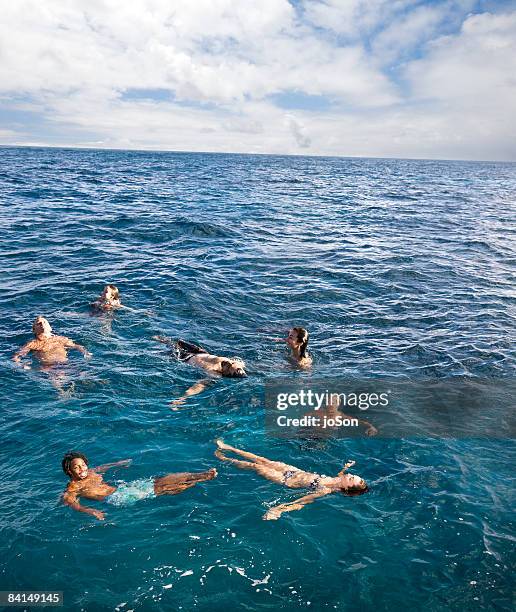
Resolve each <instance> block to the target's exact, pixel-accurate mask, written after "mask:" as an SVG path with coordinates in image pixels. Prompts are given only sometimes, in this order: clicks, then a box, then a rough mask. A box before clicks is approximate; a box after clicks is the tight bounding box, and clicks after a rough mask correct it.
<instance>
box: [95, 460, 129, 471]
mask: <svg viewBox="0 0 516 612" xmlns="http://www.w3.org/2000/svg"><path fill="white" fill-rule="evenodd" d="M132 462H133V460H132V459H122V461H115V463H104V464H103V465H99V466H98V467H96V468H93V469H94V471H95V472H97V473H98V474H103V473H104V472H107V471H108V470H110V469H111V468H115V467H129V466H130V465H131V463H132Z"/></svg>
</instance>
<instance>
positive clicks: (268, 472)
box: [215, 449, 284, 484]
mask: <svg viewBox="0 0 516 612" xmlns="http://www.w3.org/2000/svg"><path fill="white" fill-rule="evenodd" d="M215 456H216V457H218V458H219V459H222V461H228V462H229V463H232V464H233V465H236V466H237V467H239V468H241V469H242V470H254V471H255V472H256V473H257V474H259V475H260V476H262V477H263V478H266V479H267V480H272V482H276V483H278V484H284V482H283V477H284V470H283V469H278V468H277V467H270V466H268V465H264V464H262V463H258V462H256V463H252V462H251V461H242V460H241V459H233V458H232V457H226V456H225V455H224V453H223V451H222V450H220V449H217V450H216V451H215ZM282 465H283V464H282Z"/></svg>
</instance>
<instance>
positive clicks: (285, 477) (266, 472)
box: [215, 440, 368, 521]
mask: <svg viewBox="0 0 516 612" xmlns="http://www.w3.org/2000/svg"><path fill="white" fill-rule="evenodd" d="M216 443H217V446H218V448H217V450H216V451H215V456H216V457H218V458H219V459H221V460H222V461H228V462H229V463H232V464H233V465H235V466H237V467H239V468H241V469H244V470H254V471H255V472H256V473H257V474H259V475H260V476H263V478H266V479H267V480H272V482H275V483H277V484H281V485H284V486H285V487H289V488H290V489H308V490H309V491H310V493H309V494H308V495H303V497H300V498H299V499H295V500H294V501H291V502H287V503H286V504H279V505H277V506H274V507H273V508H269V510H267V512H266V513H265V514H264V516H263V518H264V519H265V520H266V521H271V520H272V521H275V520H277V519H279V517H280V516H281V515H282V514H283V513H284V512H292V511H293V510H301V508H303V507H304V506H306V504H311V503H312V502H313V501H315V500H316V499H317V498H319V497H324V496H325V495H330V493H344V494H346V495H361V494H362V493H366V492H367V491H368V487H367V484H366V483H365V481H364V480H363V479H362V478H360V476H354V475H353V474H346V470H347V469H348V468H350V467H352V466H353V465H354V464H355V462H354V461H348V462H347V463H346V465H345V466H344V467H343V468H342V470H341V471H340V472H339V473H338V474H337V476H325V475H323V474H315V473H313V472H305V471H304V470H300V469H299V468H297V467H295V466H293V465H289V464H288V463H283V462H282V461H271V460H270V459H266V458H265V457H260V456H259V455H255V454H254V453H249V452H247V451H243V450H240V449H238V448H235V447H234V446H230V445H229V444H225V443H224V442H223V441H222V440H217V442H216ZM226 453H234V454H235V455H240V456H241V457H244V459H247V461H242V460H241V459H234V458H233V457H226Z"/></svg>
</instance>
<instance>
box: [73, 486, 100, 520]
mask: <svg viewBox="0 0 516 612" xmlns="http://www.w3.org/2000/svg"><path fill="white" fill-rule="evenodd" d="M63 502H64V503H65V504H66V505H67V506H70V508H73V509H74V510H77V512H84V514H89V515H90V516H94V517H95V518H96V519H98V520H99V521H103V520H104V512H101V511H100V510H95V508H87V507H86V506H81V504H80V503H79V497H78V495H77V493H75V492H74V491H68V490H67V491H65V492H64V495H63Z"/></svg>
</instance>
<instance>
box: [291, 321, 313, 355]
mask: <svg viewBox="0 0 516 612" xmlns="http://www.w3.org/2000/svg"><path fill="white" fill-rule="evenodd" d="M287 344H288V345H289V346H291V347H292V348H293V349H299V356H300V357H306V347H307V346H308V332H307V331H306V329H305V328H304V327H293V328H292V329H291V330H290V331H289V332H288V336H287Z"/></svg>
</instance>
